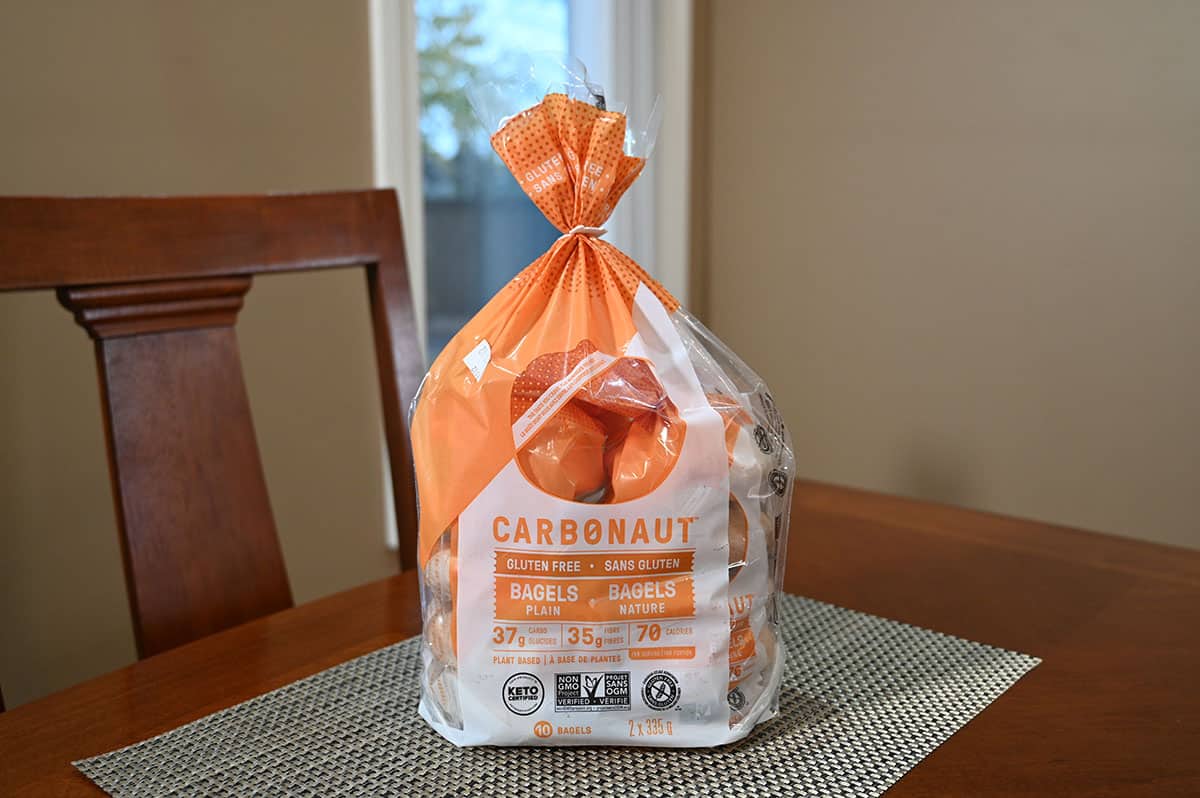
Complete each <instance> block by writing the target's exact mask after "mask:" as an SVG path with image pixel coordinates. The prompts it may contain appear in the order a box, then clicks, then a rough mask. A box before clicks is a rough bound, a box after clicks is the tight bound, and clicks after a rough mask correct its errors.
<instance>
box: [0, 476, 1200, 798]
mask: <svg viewBox="0 0 1200 798" xmlns="http://www.w3.org/2000/svg"><path fill="white" fill-rule="evenodd" d="M788 569H789V570H788V574H789V578H788V589H789V590H791V591H793V592H797V593H802V594H804V595H807V596H811V597H813V598H818V599H821V600H823V601H829V602H833V603H835V604H841V605H843V606H846V607H852V608H854V609H858V610H863V611H865V612H869V613H874V614H877V615H883V616H886V617H889V618H896V619H898V620H902V621H907V622H909V623H913V624H918V625H921V626H926V627H930V628H933V629H937V630H940V631H943V632H948V633H950V634H954V635H959V636H962V637H967V638H970V639H973V640H979V641H982V642H985V643H991V644H993V645H998V646H1003V647H1006V648H1011V649H1015V650H1018V651H1023V652H1026V653H1030V654H1035V655H1037V656H1039V657H1042V658H1043V659H1044V660H1045V661H1044V662H1043V664H1042V665H1041V666H1039V667H1038V668H1036V669H1035V670H1034V671H1033V672H1032V673H1031V674H1030V675H1028V676H1026V677H1025V678H1024V679H1022V680H1021V681H1020V682H1019V683H1017V685H1016V686H1014V687H1013V688H1012V689H1011V690H1009V692H1007V693H1006V694H1005V695H1003V696H1002V697H1001V698H1000V699H999V700H998V701H996V702H995V703H994V704H993V705H992V706H990V707H988V708H987V709H986V710H984V712H983V713H982V714H981V715H980V716H979V717H978V718H976V719H975V720H973V721H972V722H971V723H970V724H968V725H967V727H966V728H964V729H963V730H961V731H960V732H959V733H958V734H956V735H954V736H953V737H952V738H951V739H950V740H949V741H948V742H946V744H944V745H943V746H941V747H940V748H939V749H938V750H936V751H935V752H934V753H933V754H932V755H930V756H929V758H928V759H926V760H925V761H924V762H923V763H921V764H920V765H919V766H917V768H916V769H914V770H913V771H912V772H910V773H909V774H908V775H907V776H905V777H904V778H903V779H902V780H901V781H900V783H899V784H898V785H896V787H894V788H893V790H892V791H891V792H889V793H888V795H889V796H893V795H894V796H896V798H901V796H934V795H937V796H946V795H949V796H988V795H1005V796H1014V795H1071V796H1080V795H1112V796H1118V795H1119V796H1129V795H1147V796H1150V795H1152V796H1168V795H1189V796H1196V795H1200V689H1197V685H1196V681H1197V679H1200V552H1192V551H1186V550H1181V549H1173V548H1168V547H1164V546H1155V545H1150V544H1146V543H1138V542H1134V541H1130V540H1124V539H1120V538H1113V537H1107V536H1103V535H1097V534H1093V533H1089V532H1081V531H1077V530H1072V529H1065V528H1062V527H1054V526H1049V525H1045V524H1037V523H1032V522H1029V521H1018V520H1014V519H1010V518H1004V517H1000V516H994V515H986V514H982V513H975V512H969V511H966V510H958V509H953V508H948V507H941V506H937V505H932V504H926V503H921V502H914V501H909V500H904V499H897V498H892V497H886V496H880V495H877V494H872V493H866V492H861V491H854V490H848V489H844V488H835V487H830V486H826V485H818V484H814V483H804V484H801V485H798V488H797V496H796V501H795V514H794V515H793V521H792V542H791V545H790V546H789V556H788ZM417 606H418V599H417V589H416V580H415V577H414V575H413V573H411V572H406V573H403V574H400V575H398V576H395V577H392V578H390V579H385V580H383V581H380V582H375V583H373V584H369V585H365V586H363V587H360V588H355V589H353V590H349V591H347V592H345V593H340V594H338V595H335V596H330V597H329V598H325V599H321V600H320V601H315V602H312V603H311V604H307V605H304V606H301V607H296V608H295V609H291V610H287V611H284V612H281V613H278V614H276V615H272V616H270V617H268V618H264V619H262V620H259V621H255V622H252V623H249V624H246V625H244V626H240V627H237V628H235V629H232V630H230V631H227V632H223V633H221V634H217V635H213V636H212V637H209V638H205V639H203V640H201V641H199V642H196V643H191V644H189V645H186V646H183V647H181V648H177V649H174V650H172V651H169V652H167V653H165V654H160V655H158V656H155V657H151V658H149V659H147V660H143V661H142V662H139V663H137V664H135V665H131V666H129V667H127V668H123V669H121V670H118V671H115V672H113V673H110V674H108V675H106V676H102V677H100V678H98V679H94V680H92V681H90V682H86V683H84V684H81V685H78V686H76V687H73V688H71V689H68V690H65V691H63V692H61V693H57V694H55V695H52V696H49V697H47V698H44V699H42V700H40V701H35V702H33V703H30V704H26V705H24V706H21V707H17V708H15V709H13V710H11V711H9V712H8V713H6V714H3V715H0V795H3V796H6V797H7V796H14V797H15V796H26V795H29V796H39V797H41V796H56V795H99V794H102V793H100V791H99V790H97V789H96V788H94V787H93V786H92V785H91V782H89V781H87V780H86V779H85V778H84V777H83V776H81V775H79V774H78V773H77V772H76V771H75V770H74V768H72V767H71V765H70V764H69V763H70V761H71V760H73V759H78V758H81V757H86V756H90V755H93V754H98V753H101V752H104V751H108V750H111V749H113V748H118V747H120V746H123V745H126V744H128V743H132V742H135V741H137V740H141V739H143V738H146V737H149V736H151V735H154V734H158V733H160V732H163V731H167V730H168V729H172V728H174V727H176V726H178V725H180V724H182V723H186V722H187V721H190V720H194V719H195V718H198V717H200V716H202V715H206V714H208V713H210V712H213V711H215V710H218V709H221V708H223V707H227V706H229V705H231V704H234V703H237V702H239V701H242V700H244V699H247V698H250V697H252V696H254V695H257V694H259V693H262V692H264V691H267V690H270V689H272V688H275V687H279V686H281V685H284V684H287V683H288V682H291V681H294V680H295V679H299V678H301V677H303V676H307V675H309V674H312V673H314V672H316V671H319V670H321V669H323V668H327V667H329V666H331V665H334V664H336V663H338V662H341V661H343V660H346V659H349V658H351V657H354V656H357V655H359V654H363V653H366V652H368V651H371V650H373V649H376V648H379V647H380V646H384V645H387V644H389V643H393V642H395V641H397V640H401V639H403V638H405V637H408V636H410V635H413V634H416V633H417V632H418V631H419V624H418V620H417V619H418V613H417Z"/></svg>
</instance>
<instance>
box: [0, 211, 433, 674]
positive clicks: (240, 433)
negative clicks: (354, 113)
mask: <svg viewBox="0 0 1200 798" xmlns="http://www.w3.org/2000/svg"><path fill="white" fill-rule="evenodd" d="M347 266H362V267H364V268H365V271H366V277H367V281H366V287H367V291H368V293H369V296H370V307H371V316H372V321H373V326H374V333H375V353H376V359H377V362H378V368H379V378H380V384H381V386H382V391H383V408H384V422H385V429H386V436H387V446H388V452H389V456H390V461H391V471H392V481H393V488H394V494H395V511H396V516H397V521H398V525H399V529H400V552H401V564H402V566H403V567H411V566H412V565H413V564H414V563H413V561H412V560H413V557H414V555H415V547H416V544H415V539H416V502H415V495H414V490H413V478H412V465H411V463H412V459H411V454H410V451H409V444H408V436H407V427H406V413H405V409H406V408H407V407H408V406H409V403H410V402H411V400H412V398H413V396H414V393H415V391H416V390H417V386H418V385H419V383H420V380H421V377H422V372H423V367H422V356H421V352H420V349H419V345H418V343H417V341H418V339H417V331H416V322H415V318H414V316H413V309H412V301H411V298H410V295H409V288H408V275H407V272H406V268H405V258H404V242H403V235H402V232H401V227H400V216H399V210H398V206H397V202H396V195H395V192H393V191H356V192H345V193H332V194H308V195H278V196H245V197H170V198H104V199H59V198H20V197H15V198H14V197H3V198H0V291H12V290H23V289H39V288H41V289H45V288H54V289H55V290H56V291H57V293H58V300H59V302H61V303H62V305H63V306H64V307H66V308H67V309H68V310H69V311H71V312H72V313H74V314H75V319H76V321H77V322H78V323H79V324H80V325H81V326H82V327H83V328H84V329H85V330H87V333H88V335H90V336H91V337H92V338H93V339H94V340H95V347H96V363H97V367H98V369H99V372H100V374H99V376H100V392H101V396H102V404H103V409H104V423H105V429H106V433H107V443H108V457H109V469H110V475H111V478H112V488H113V497H114V501H115V504H116V512H117V522H118V526H119V529H120V536H121V550H122V556H123V558H124V565H125V577H126V587H127V589H128V593H129V602H130V607H131V610H132V614H133V627H134V633H135V636H136V639H137V647H138V653H139V655H140V656H143V657H145V656H149V655H151V654H154V653H156V652H159V651H163V650H164V649H168V648H171V647H173V646H177V645H179V644H181V643H185V642H188V641H190V640H194V639H196V638H199V637H203V636H204V635H207V634H210V633H212V632H216V631H219V630H221V629H225V628H227V627H230V626H233V625H235V624H238V623H242V622H244V621H247V620H250V619H252V618H256V617H259V616H261V615H265V614H267V613H270V612H274V611H276V610H280V609H284V608H286V607H289V606H291V604H292V595H291V589H290V588H289V586H288V580H287V574H286V572H285V570H284V564H283V557H282V554H281V551H280V547H279V540H278V538H277V536H276V532H275V522H274V520H273V518H272V515H271V507H270V504H269V502H268V498H267V489H266V483H265V482H264V480H263V471H262V464H261V462H260V459H259V453H258V446H257V444H256V442H255V437H254V428H253V423H252V421H251V418H250V408H249V405H248V402H247V398H246V388H245V384H244V383H243V380H242V371H241V363H240V359H239V355H238V350H237V342H236V339H235V337H234V334H233V325H234V323H235V322H236V320H237V314H238V311H239V310H240V309H241V307H242V297H243V296H244V295H245V294H246V292H247V291H248V290H249V289H250V285H251V280H252V278H253V275H255V274H262V273H273V272H287V271H299V270H307V269H325V268H334V267H347Z"/></svg>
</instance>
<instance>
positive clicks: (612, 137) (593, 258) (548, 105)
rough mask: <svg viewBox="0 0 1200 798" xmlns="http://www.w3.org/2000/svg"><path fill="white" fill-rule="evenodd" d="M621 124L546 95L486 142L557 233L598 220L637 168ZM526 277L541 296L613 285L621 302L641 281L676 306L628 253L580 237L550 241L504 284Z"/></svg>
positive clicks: (620, 119)
mask: <svg viewBox="0 0 1200 798" xmlns="http://www.w3.org/2000/svg"><path fill="white" fill-rule="evenodd" d="M626 125H627V122H626V118H625V115H624V114H621V113H617V112H616V111H602V110H600V109H598V108H595V107H594V106H592V105H590V104H588V103H586V102H583V101H581V100H574V99H571V98H569V97H567V96H566V95H564V94H548V95H546V97H545V98H544V99H543V100H542V102H540V103H538V104H537V105H535V106H533V107H532V108H529V109H527V110H525V111H522V112H521V113H519V114H517V115H516V116H514V117H513V118H512V119H510V120H509V121H508V122H506V123H505V125H504V126H503V127H501V128H500V129H499V130H498V131H496V133H495V134H494V135H493V136H492V147H493V148H494V149H495V150H496V153H497V154H498V155H499V156H500V158H501V160H503V161H504V164H505V166H507V167H508V169H509V171H510V172H512V174H513V176H514V177H515V178H516V179H517V182H518V183H520V185H521V189H522V190H523V191H524V192H525V193H526V194H527V195H528V196H529V198H530V199H532V200H533V202H534V204H536V205H537V206H538V208H540V209H541V211H542V213H544V214H545V215H546V218H547V219H549V220H550V222H551V224H553V225H554V226H555V227H557V228H558V229H559V230H561V231H563V232H564V233H565V232H567V231H568V230H571V229H572V228H574V227H576V226H578V225H583V226H586V227H599V226H601V225H603V224H604V221H605V220H606V219H608V217H609V216H610V215H611V214H612V211H613V208H614V207H616V204H617V201H618V200H619V199H620V198H621V196H622V195H623V194H624V193H625V191H626V190H628V189H629V187H630V186H631V185H633V181H635V180H636V179H637V178H638V175H640V174H641V173H642V169H643V168H644V167H645V165H646V159H645V158H635V157H633V156H631V155H626V154H625V130H626ZM530 283H533V284H535V285H536V286H538V287H540V288H541V290H542V291H543V292H544V293H545V295H546V296H552V295H553V294H554V293H555V292H556V291H560V290H566V291H568V292H571V293H586V294H588V295H589V296H591V297H593V298H599V297H602V296H604V295H605V294H606V293H607V292H610V291H617V292H618V293H619V294H620V295H621V297H622V298H623V299H624V300H625V302H626V303H627V304H632V303H633V297H634V294H635V293H636V292H637V288H638V286H639V285H641V284H643V283H644V284H645V285H646V286H647V287H648V288H649V289H650V290H651V291H653V292H654V294H655V296H657V297H658V299H659V301H660V302H662V303H663V305H664V306H665V307H666V308H667V311H668V312H673V311H674V310H675V309H677V308H678V307H679V302H678V301H677V300H676V299H675V298H674V297H673V296H671V295H670V293H668V292H667V290H666V289H664V288H663V287H662V286H661V285H659V284H658V282H657V281H655V280H654V279H653V278H651V277H650V276H649V275H648V274H646V271H645V270H644V269H642V267H641V266H639V265H638V264H637V263H635V262H634V261H633V259H631V258H630V257H629V256H627V255H625V254H624V253H623V252H621V251H620V250H618V249H617V248H616V247H614V246H612V245H611V244H608V243H607V242H604V241H600V240H596V239H593V238H589V237H587V236H583V235H574V236H571V237H570V238H569V239H564V240H561V241H559V242H557V243H556V244H555V245H554V246H553V247H551V248H550V251H549V252H547V253H546V254H545V255H543V256H542V257H541V258H539V259H538V260H536V261H534V262H533V263H532V264H531V265H530V266H529V267H528V268H526V269H525V270H524V271H522V272H521V274H519V275H517V277H516V278H515V279H514V280H513V281H512V283H510V286H511V287H512V288H514V289H522V288H524V287H527V286H528V285H529V284H530Z"/></svg>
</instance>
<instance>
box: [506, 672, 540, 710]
mask: <svg viewBox="0 0 1200 798" xmlns="http://www.w3.org/2000/svg"><path fill="white" fill-rule="evenodd" d="M501 695H502V697H503V698H504V706H506V707H508V711H509V712H511V713H513V714H514V715H532V714H533V713H534V712H537V711H538V710H539V709H541V707H542V700H543V699H544V698H545V697H546V690H545V688H544V687H542V682H541V680H540V679H538V677H536V676H534V675H533V674H532V673H514V674H513V675H512V676H509V677H508V679H507V680H506V681H505V682H504V687H502V688H501Z"/></svg>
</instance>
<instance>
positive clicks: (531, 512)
mask: <svg viewBox="0 0 1200 798" xmlns="http://www.w3.org/2000/svg"><path fill="white" fill-rule="evenodd" d="M600 94H601V93H600V92H599V90H598V87H595V86H594V85H593V84H588V83H586V82H584V81H580V80H577V79H573V78H572V79H569V80H568V81H567V83H565V84H564V86H563V90H562V91H551V92H549V93H546V94H545V95H544V96H543V97H541V98H540V99H538V101H536V102H534V103H533V104H531V105H529V106H528V107H525V108H524V109H523V110H519V111H518V112H516V113H514V114H511V115H507V116H503V118H502V119H499V117H496V118H495V119H494V120H493V121H496V120H498V121H497V124H496V128H495V130H494V134H493V135H492V145H493V147H494V149H495V150H496V152H497V154H498V155H499V156H500V158H501V159H502V160H503V161H504V163H505V164H506V165H507V167H508V169H509V170H510V171H511V172H512V174H513V176H514V177H515V178H516V179H517V181H518V182H519V183H520V185H521V187H522V189H523V190H524V192H525V193H526V194H527V195H528V196H529V198H530V199H531V200H532V201H533V202H534V203H535V204H536V205H537V207H538V208H539V209H541V211H542V213H544V214H545V216H546V218H547V219H549V220H550V222H551V223H552V224H554V226H555V227H557V228H558V229H559V230H560V231H561V232H562V236H561V237H560V238H559V239H558V240H557V241H556V242H555V243H554V244H553V245H552V246H551V247H550V249H549V250H548V251H547V252H546V253H545V254H543V255H542V256H541V257H540V258H538V259H537V260H536V261H534V262H533V263H531V264H530V265H529V266H528V267H526V268H525V269H524V270H522V271H521V272H520V273H519V274H518V275H517V276H516V277H515V278H514V279H513V280H512V281H511V282H510V283H509V284H508V285H507V286H506V287H505V288H504V289H502V290H501V291H500V292H499V293H498V294H496V296H495V297H493V298H492V300H491V301H490V302H488V304H487V305H486V306H485V307H484V308H483V309H482V310H481V311H480V312H479V313H478V314H477V315H476V316H475V317H474V318H473V319H472V320H471V321H470V322H468V323H467V325H466V326H465V327H463V329H462V330H461V331H460V332H459V333H458V334H457V335H456V336H455V337H454V338H453V339H452V340H451V341H450V343H449V344H448V345H447V346H446V348H445V349H444V350H443V351H442V353H441V354H440V355H439V356H438V357H437V359H436V360H435V361H434V363H433V365H432V367H431V368H430V370H429V373H428V375H427V376H426V379H425V382H424V383H423V385H422V389H421V391H420V392H419V396H418V398H417V400H416V402H414V409H413V414H412V419H411V430H412V438H413V453H414V465H415V469H416V475H417V484H418V496H419V500H420V531H419V543H418V547H419V550H418V558H419V562H420V564H421V579H422V607H423V613H424V630H425V631H424V645H423V649H422V650H423V661H424V674H423V690H422V699H421V705H420V712H421V714H422V715H423V716H424V717H425V718H426V720H427V721H428V722H429V723H430V724H431V725H432V726H433V727H434V728H435V729H436V730H437V731H438V732H439V733H440V734H442V736H444V737H445V738H447V739H448V740H450V741H451V742H453V743H455V744H457V745H464V746H467V745H605V744H611V745H654V746H678V747H696V746H713V745H720V744H723V743H727V742H730V741H732V740H736V739H739V738H740V737H743V736H745V735H746V734H748V733H749V732H750V731H751V730H752V729H753V728H754V727H755V726H756V725H757V724H758V723H761V722H763V721H764V720H767V719H769V718H770V717H772V716H773V715H774V713H775V711H776V706H777V701H778V688H779V680H780V673H781V667H782V659H783V654H782V648H781V646H780V644H779V642H778V635H777V630H776V618H775V612H774V597H775V595H776V593H777V591H778V590H779V588H780V585H781V580H782V573H781V568H782V566H781V563H782V561H783V559H784V556H783V552H784V545H785V541H786V532H787V508H788V504H789V502H788V499H789V496H790V491H791V482H792V479H791V478H792V475H793V472H794V460H793V455H792V451H791V444H790V441H789V438H788V434H787V430H786V427H785V426H784V424H783V421H782V419H781V418H780V416H779V414H778V412H777V411H776V409H775V405H774V402H773V401H772V400H771V397H770V394H769V393H768V391H767V389H766V386H765V385H764V384H763V382H762V380H761V379H760V378H759V377H758V376H757V375H755V374H754V372H753V371H751V370H750V369H749V367H747V366H746V364H745V363H743V362H742V361H741V360H740V359H738V358H737V356H736V355H734V354H733V353H732V352H731V351H729V349H728V348H727V347H725V346H724V345H723V344H722V343H721V342H720V341H719V340H718V339H717V338H716V337H715V336H713V335H712V333H711V332H709V331H708V330H707V329H705V328H704V327H703V325H701V324H700V323H699V322H698V321H697V320H696V319H695V318H693V317H692V316H691V315H689V314H688V313H687V312H686V311H685V310H683V309H682V308H681V307H680V305H679V302H678V301H676V299H675V298H674V297H673V296H672V295H671V294H670V293H669V292H667V291H666V290H665V289H664V288H663V287H662V286H661V285H660V284H659V283H658V282H657V281H655V280H654V279H653V278H652V277H651V276H650V275H649V274H648V273H647V272H646V271H645V270H644V269H642V267H641V266H639V265H638V264H637V263H635V262H633V261H632V260H631V259H630V258H629V257H628V256H626V255H625V254H624V253H622V252H621V251H620V250H619V249H617V248H616V247H615V246H613V245H612V244H610V243H609V242H607V241H605V240H604V238H603V237H602V236H603V234H604V230H603V228H602V226H603V224H604V223H605V221H606V219H608V217H609V215H610V214H611V213H612V211H613V208H614V207H615V206H616V203H617V202H618V200H619V199H620V198H621V196H622V195H623V194H624V193H625V191H626V190H628V189H629V188H630V186H631V185H633V183H634V181H635V180H636V178H637V177H638V175H639V174H641V172H642V170H643V168H644V166H645V163H646V161H645V156H647V155H648V154H649V147H650V144H651V139H652V133H651V132H648V131H646V130H641V129H631V127H630V124H629V120H628V118H627V117H626V115H625V114H624V113H621V112H620V111H617V110H609V109H607V108H605V107H603V106H604V103H603V101H602V100H599V101H598V99H597V98H598V97H599V96H600Z"/></svg>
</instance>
